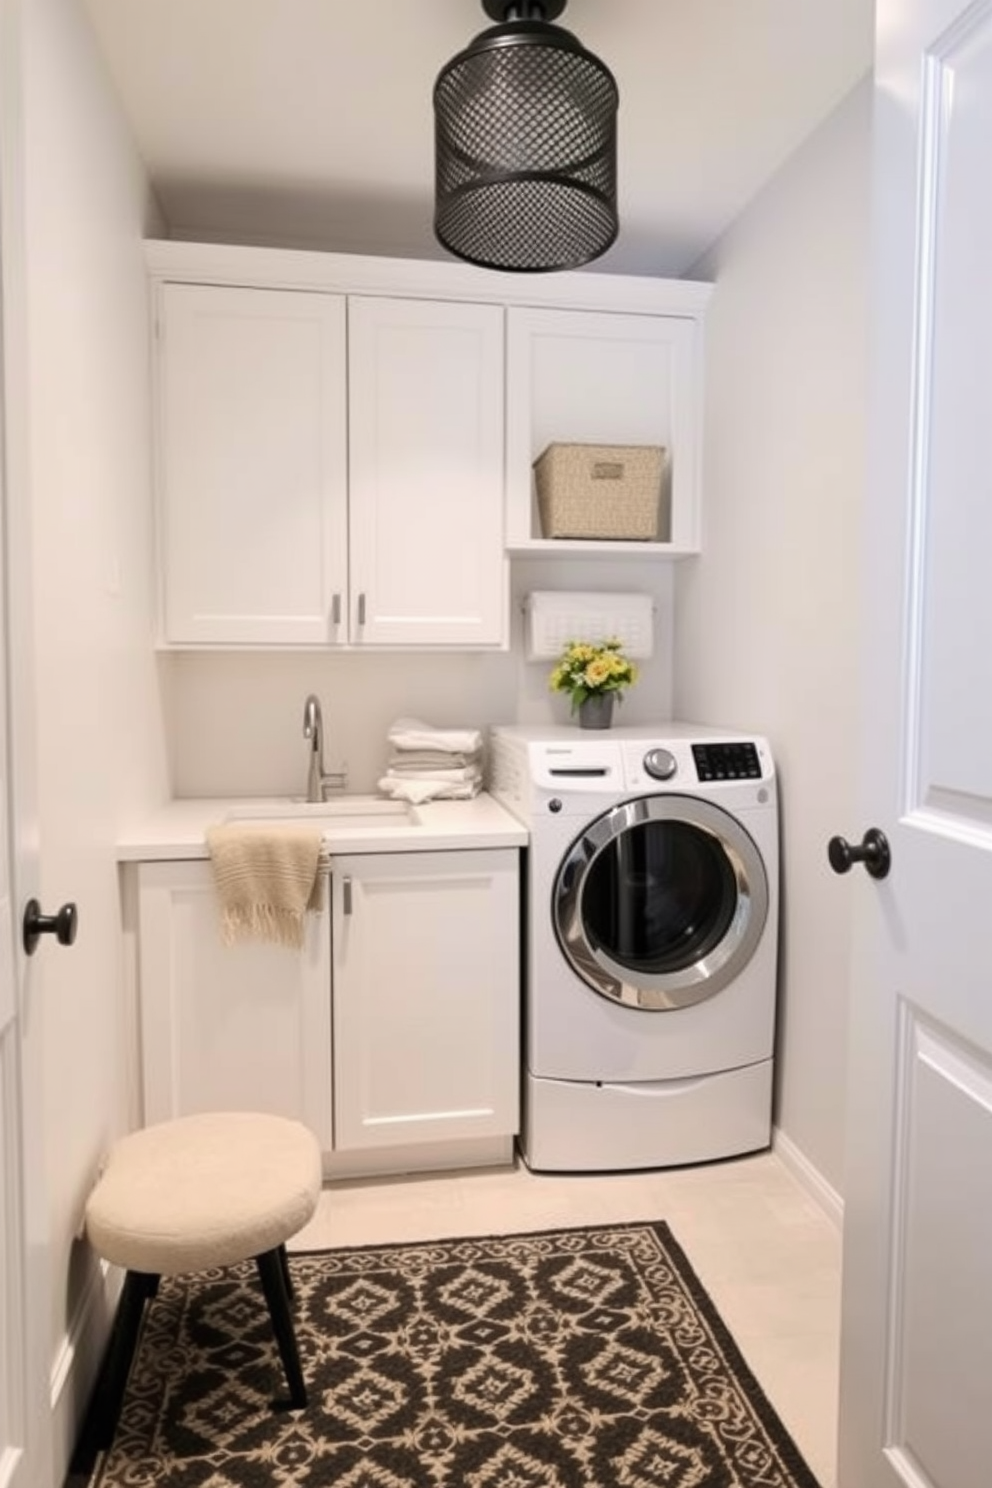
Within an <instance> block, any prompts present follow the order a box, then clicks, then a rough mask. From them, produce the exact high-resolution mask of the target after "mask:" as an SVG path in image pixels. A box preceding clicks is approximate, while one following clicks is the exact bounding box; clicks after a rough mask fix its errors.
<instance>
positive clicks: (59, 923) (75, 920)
mask: <svg viewBox="0 0 992 1488" xmlns="http://www.w3.org/2000/svg"><path fill="white" fill-rule="evenodd" d="M78 924H79V915H78V914H77V912H76V906H75V905H74V904H63V906H62V908H61V909H60V910H59V912H58V914H53V915H44V914H42V912H41V905H40V904H39V903H38V901H37V899H29V900H28V902H27V907H26V908H25V910H24V926H23V930H22V938H23V942H24V949H25V951H26V952H27V954H28V955H29V956H33V955H34V953H35V951H36V950H37V948H38V941H39V940H40V939H41V937H42V936H43V935H54V936H55V939H56V940H57V941H58V943H59V945H64V946H71V945H72V943H73V941H74V940H75V938H76V927H77V926H78Z"/></svg>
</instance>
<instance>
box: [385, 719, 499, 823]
mask: <svg viewBox="0 0 992 1488" xmlns="http://www.w3.org/2000/svg"><path fill="white" fill-rule="evenodd" d="M387 738H388V740H389V760H388V762H387V766H386V773H385V775H384V776H383V777H382V779H381V780H380V781H379V789H380V790H381V791H383V792H384V793H385V794H386V795H387V796H392V797H393V798H394V799H397V800H402V801H411V802H412V803H413V804H414V805H419V804H420V803H421V802H423V801H466V800H468V799H469V798H470V797H471V796H477V795H478V794H479V791H480V790H481V789H482V731H481V729H461V728H459V729H439V728H432V727H431V725H430V724H429V723H422V722H421V721H420V719H419V718H398V719H397V720H396V722H395V723H394V724H393V726H392V727H391V728H390V730H389V733H388V735H387Z"/></svg>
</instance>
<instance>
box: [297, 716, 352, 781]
mask: <svg viewBox="0 0 992 1488" xmlns="http://www.w3.org/2000/svg"><path fill="white" fill-rule="evenodd" d="M303 737H304V739H309V740H310V762H309V765H308V767H307V800H308V801H324V800H326V799H327V791H328V789H329V788H331V789H337V790H343V789H344V788H345V786H346V785H347V783H348V776H347V771H346V770H344V769H341V770H331V771H330V772H328V771H327V770H325V769H324V718H323V714H322V713H321V711H320V699H319V698H318V697H317V695H316V693H313V692H311V693H310V694H309V696H308V697H307V700H306V702H305V703H304V704H303Z"/></svg>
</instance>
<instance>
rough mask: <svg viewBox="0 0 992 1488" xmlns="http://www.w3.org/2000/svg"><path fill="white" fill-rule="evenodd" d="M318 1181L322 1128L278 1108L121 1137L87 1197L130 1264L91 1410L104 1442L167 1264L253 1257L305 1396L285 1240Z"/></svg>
mask: <svg viewBox="0 0 992 1488" xmlns="http://www.w3.org/2000/svg"><path fill="white" fill-rule="evenodd" d="M320 1182H321V1166H320V1146H319V1144H318V1142H317V1139H316V1137H315V1136H314V1135H313V1133H312V1132H311V1131H309V1130H308V1129H307V1128H306V1127H305V1126H303V1125H301V1124H300V1122H298V1121H288V1120H286V1119H285V1118H284V1117H281V1116H264V1115H258V1114H256V1113H253V1112H247V1111H230V1112H227V1111H225V1112H210V1113H206V1114H204V1115H200V1116H182V1117H179V1118H178V1119H176V1120H174V1121H165V1122H162V1123H160V1124H159V1125H157V1126H148V1127H145V1128H144V1129H143V1130H141V1131H136V1132H133V1133H132V1134H131V1135H130V1136H127V1137H124V1138H122V1139H121V1141H119V1142H117V1143H116V1144H115V1146H114V1147H113V1148H112V1149H111V1152H110V1156H109V1158H108V1160H107V1164H106V1167H105V1169H104V1171H103V1174H102V1175H101V1177H100V1179H99V1181H98V1182H97V1184H96V1187H95V1188H94V1189H93V1192H92V1193H91V1195H90V1197H89V1200H88V1202H87V1205H86V1235H87V1238H88V1239H89V1241H90V1244H91V1245H92V1246H93V1248H94V1250H95V1251H96V1252H97V1253H98V1254H99V1255H101V1256H103V1258H104V1259H105V1260H108V1261H111V1262H113V1264H114V1265H117V1266H123V1267H124V1268H125V1269H126V1272H127V1275H126V1276H125V1278H124V1287H123V1290H122V1293H121V1301H120V1306H119V1307H118V1311H117V1316H116V1318H115V1321H114V1326H113V1329H112V1330H111V1336H110V1342H109V1344H108V1347H107V1354H106V1358H105V1360H104V1363H103V1368H102V1370H101V1375H100V1379H99V1381H98V1382H97V1389H96V1394H95V1396H94V1406H93V1411H92V1413H91V1421H92V1430H93V1432H94V1444H95V1445H96V1447H97V1448H105V1447H109V1445H110V1443H111V1441H112V1440H113V1435H114V1431H115V1429H116V1426H117V1417H118V1415H119V1414H120V1407H121V1401H122V1399H123V1396H124V1388H125V1385H126V1384H127V1376H128V1371H129V1370H130V1367H131V1359H132V1356H133V1354H134V1348H135V1344H136V1343H137V1339H138V1330H139V1327H140V1324H141V1315H142V1312H143V1310H144V1305H145V1302H146V1300H147V1299H148V1298H151V1297H153V1296H154V1295H155V1292H156V1290H157V1289H158V1282H159V1277H160V1276H178V1275H181V1274H182V1273H184V1272H190V1271H203V1270H206V1269H207V1268H208V1267H215V1266H233V1265H235V1264H236V1263H237V1262H239V1261H246V1260H249V1259H252V1260H254V1261H255V1264H256V1266H257V1267H258V1274H259V1278H260V1279H261V1283H262V1290H263V1292H264V1294H265V1300H266V1302H267V1303H268V1308H269V1314H270V1316H271V1318H272V1327H273V1331H274V1333H275V1337H276V1343H277V1344H278V1347H279V1354H280V1357H281V1359H282V1364H283V1368H284V1370H285V1372H286V1381H287V1383H288V1385H289V1404H290V1406H291V1407H292V1408H293V1409H299V1408H300V1407H302V1406H305V1405H306V1403H307V1392H306V1385H305V1384H304V1381H303V1371H302V1369H301V1368H300V1357H299V1351H298V1349H297V1345H296V1331H295V1329H294V1327H293V1316H292V1311H291V1301H292V1285H291V1282H290V1277H289V1265H288V1262H287V1258H286V1241H287V1240H288V1239H289V1238H290V1237H291V1236H292V1235H295V1234H296V1232H297V1231H298V1230H300V1229H302V1228H303V1226H304V1225H305V1224H306V1222H307V1220H308V1219H309V1218H310V1216H311V1215H312V1214H313V1212H314V1209H315V1208H316V1206H317V1197H318V1195H319V1193H320Z"/></svg>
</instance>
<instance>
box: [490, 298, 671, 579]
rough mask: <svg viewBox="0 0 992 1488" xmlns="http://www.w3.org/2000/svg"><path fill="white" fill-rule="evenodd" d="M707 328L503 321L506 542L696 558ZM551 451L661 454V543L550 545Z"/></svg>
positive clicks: (584, 319)
mask: <svg viewBox="0 0 992 1488" xmlns="http://www.w3.org/2000/svg"><path fill="white" fill-rule="evenodd" d="M700 335H701V327H700V324H699V323H698V321H697V320H695V319H690V318H679V317H676V316H672V315H642V314H636V315H634V314H626V313H624V314H614V313H611V312H596V311H589V310H559V309H532V308H511V309H510V310H508V312H507V434H506V463H507V541H508V545H509V547H510V548H511V549H513V550H516V551H547V552H558V553H562V552H569V551H571V552H583V553H588V552H589V551H590V550H593V551H595V550H603V551H608V552H614V553H616V552H619V551H631V552H638V553H641V554H643V553H645V552H658V553H662V552H665V553H671V554H680V553H693V552H696V551H698V548H699V481H700V468H699V464H700V461H699V444H700V421H699V420H700V407H701V385H700V375H699V374H700V368H701V347H700ZM549 444H594V445H661V446H662V447H663V448H664V449H665V451H666V455H667V458H666V474H665V487H664V491H663V496H662V500H661V503H660V511H659V532H658V541H657V542H643V541H630V542H626V541H623V540H620V541H614V540H610V541H606V540H603V541H597V540H589V539H582V540H574V541H572V540H568V539H563V538H546V537H544V535H543V533H542V530H541V522H540V515H539V512H538V508H537V502H536V499H535V491H534V479H533V463H534V461H535V460H536V459H537V458H538V456H539V455H541V454H542V453H543V452H544V450H545V449H546V448H547V447H548V445H549Z"/></svg>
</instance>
